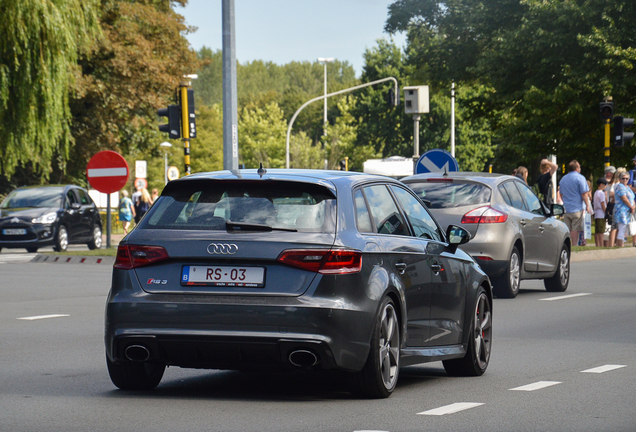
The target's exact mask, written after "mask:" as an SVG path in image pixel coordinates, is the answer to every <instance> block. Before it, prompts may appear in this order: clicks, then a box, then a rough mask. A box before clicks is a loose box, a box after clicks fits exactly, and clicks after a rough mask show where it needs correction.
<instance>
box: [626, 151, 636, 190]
mask: <svg viewBox="0 0 636 432" xmlns="http://www.w3.org/2000/svg"><path fill="white" fill-rule="evenodd" d="M632 163H633V164H634V169H632V170H630V171H629V181H628V182H627V185H628V186H629V187H631V188H632V192H636V184H634V181H635V180H636V178H634V177H636V176H635V174H636V156H634V157H633V158H632Z"/></svg>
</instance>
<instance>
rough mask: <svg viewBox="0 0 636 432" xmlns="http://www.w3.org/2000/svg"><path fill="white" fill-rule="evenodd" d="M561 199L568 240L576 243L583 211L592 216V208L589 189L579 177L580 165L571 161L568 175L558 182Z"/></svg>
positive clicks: (581, 228)
mask: <svg viewBox="0 0 636 432" xmlns="http://www.w3.org/2000/svg"><path fill="white" fill-rule="evenodd" d="M559 187H560V194H561V199H562V200H563V206H564V207H565V215H564V218H563V220H564V222H565V224H566V225H567V226H568V229H569V230H570V238H571V239H572V242H573V243H576V242H577V239H578V238H579V233H580V232H581V231H583V228H584V227H583V224H584V221H585V217H584V214H585V211H586V210H587V212H588V213H590V214H592V206H591V205H590V200H589V197H588V192H589V188H588V187H587V181H586V180H585V177H583V176H582V175H581V164H579V163H578V161H576V160H573V161H572V162H570V163H569V164H568V173H567V174H566V175H564V176H563V178H561V181H560V182H559Z"/></svg>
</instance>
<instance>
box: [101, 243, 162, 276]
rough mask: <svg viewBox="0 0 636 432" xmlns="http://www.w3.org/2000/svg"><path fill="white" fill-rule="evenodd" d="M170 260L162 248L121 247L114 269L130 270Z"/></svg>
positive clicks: (118, 249) (118, 250)
mask: <svg viewBox="0 0 636 432" xmlns="http://www.w3.org/2000/svg"><path fill="white" fill-rule="evenodd" d="M168 258H170V256H169V255H168V251H166V250H165V249H164V248H162V247H161V246H135V245H119V247H118V248H117V258H116V259H115V265H114V266H113V267H115V268H118V269H124V270H130V269H134V268H137V267H143V266H145V265H148V264H152V263H155V262H158V261H163V260H166V259H168Z"/></svg>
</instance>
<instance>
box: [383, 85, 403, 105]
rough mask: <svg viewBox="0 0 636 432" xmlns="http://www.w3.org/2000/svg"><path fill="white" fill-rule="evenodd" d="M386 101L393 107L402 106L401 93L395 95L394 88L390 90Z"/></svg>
mask: <svg viewBox="0 0 636 432" xmlns="http://www.w3.org/2000/svg"><path fill="white" fill-rule="evenodd" d="M386 101H387V103H388V104H389V106H391V107H396V106H398V105H399V104H400V93H399V92H398V93H397V94H396V93H395V90H393V88H390V89H389V92H388V93H387V95H386Z"/></svg>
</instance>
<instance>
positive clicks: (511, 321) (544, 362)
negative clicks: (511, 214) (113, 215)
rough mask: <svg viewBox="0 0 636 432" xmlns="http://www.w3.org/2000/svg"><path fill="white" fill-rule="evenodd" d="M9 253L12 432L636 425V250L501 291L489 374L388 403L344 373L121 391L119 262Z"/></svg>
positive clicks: (8, 424) (2, 331) (196, 378)
mask: <svg viewBox="0 0 636 432" xmlns="http://www.w3.org/2000/svg"><path fill="white" fill-rule="evenodd" d="M3 255H4V254H3ZM1 258H4V256H2V257H0V365H2V368H1V369H0V431H2V432H11V431H29V432H34V431H126V432H128V431H139V432H141V431H160V430H161V431H203V430H205V431H345V432H350V431H371V430H373V431H391V432H398V431H590V432H591V431H595V432H597V431H608V432H609V431H611V432H622V431H624V432H628V431H630V432H631V431H635V430H636V406H635V404H634V401H635V400H636V385H635V384H636V331H635V330H636V284H635V279H636V271H635V269H634V265H633V263H634V259H633V258H625V259H615V260H608V261H588V262H577V263H573V265H572V274H573V278H572V282H571V284H570V288H569V289H568V291H567V292H566V293H563V294H554V293H547V292H546V291H545V290H544V289H543V285H542V283H540V282H535V281H524V282H522V285H521V288H522V290H521V293H520V295H519V296H518V297H517V298H516V299H514V300H499V299H496V300H495V304H494V320H493V323H494V336H493V353H492V358H491V363H490V367H489V369H488V371H487V372H486V374H485V375H484V376H483V377H479V378H451V377H448V376H447V375H446V374H445V372H444V369H443V367H442V365H441V363H439V362H438V363H431V364H428V365H424V366H417V367H410V368H403V369H402V371H401V376H400V381H399V384H398V388H397V390H396V391H395V393H394V394H393V396H392V397H391V398H389V399H385V400H356V399H354V398H352V397H351V396H350V395H349V393H347V391H346V387H345V386H344V384H343V380H342V377H341V376H340V375H338V374H333V373H332V374H327V373H322V374H300V373H298V374H271V373H270V374H264V373H261V374H258V373H239V372H223V371H207V370H187V369H179V368H169V369H168V370H167V371H166V374H165V376H164V378H163V381H162V382H161V384H160V385H159V387H158V388H157V389H156V390H154V391H152V392H123V391H120V390H117V389H116V388H115V387H114V386H113V385H112V384H111V382H110V379H109V377H108V373H107V371H106V365H105V361H104V348H103V339H102V338H103V314H104V305H105V301H106V294H107V291H108V288H109V284H110V272H111V269H110V267H109V266H107V265H106V266H104V265H86V264H33V263H17V262H11V263H5V261H7V260H3V259H1ZM51 315H53V316H52V317H51ZM47 316H48V317H47ZM34 317H35V318H34ZM25 318H29V319H25ZM595 368H600V369H595ZM589 370H592V371H589ZM585 371H589V372H585ZM527 386H529V387H527Z"/></svg>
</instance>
